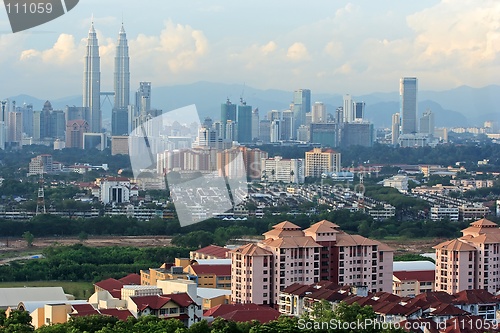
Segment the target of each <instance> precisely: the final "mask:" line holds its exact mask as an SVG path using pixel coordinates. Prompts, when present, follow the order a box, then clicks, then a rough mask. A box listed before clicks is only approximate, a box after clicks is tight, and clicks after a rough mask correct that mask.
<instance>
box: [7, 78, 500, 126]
mask: <svg viewBox="0 0 500 333" xmlns="http://www.w3.org/2000/svg"><path fill="white" fill-rule="evenodd" d="M240 97H243V99H244V100H245V101H246V102H247V104H248V105H252V106H253V107H254V108H259V111H260V114H261V117H263V115H265V114H266V113H267V111H270V110H273V109H276V110H285V109H288V108H289V105H290V103H291V101H292V98H293V92H291V91H283V90H274V89H271V90H261V89H256V88H252V87H248V86H243V85H241V84H223V83H213V82H196V83H192V84H185V85H175V86H164V87H157V88H155V87H154V85H153V91H152V96H151V101H152V103H151V104H152V105H153V106H154V107H156V108H159V109H163V110H167V111H168V110H172V109H176V108H179V107H183V106H186V105H191V104H195V105H196V107H197V109H198V113H199V114H200V119H201V120H203V118H204V117H206V116H209V117H211V118H212V119H214V120H218V119H219V118H220V104H221V103H224V102H225V101H226V98H229V99H230V100H231V102H233V103H239V99H240ZM353 98H354V100H356V101H364V102H365V103H366V118H367V119H368V120H370V121H372V122H373V123H374V124H375V126H376V127H388V126H390V124H391V115H392V114H393V113H396V112H399V93H398V92H390V93H372V94H368V95H362V96H353ZM10 99H11V100H15V101H16V102H17V105H20V104H22V103H31V104H33V106H34V108H35V110H40V109H41V108H42V106H43V103H44V102H45V100H41V99H38V98H35V97H32V96H29V95H18V96H13V97H10ZM418 99H419V101H420V102H419V104H418V107H419V114H422V113H423V112H424V111H425V110H426V109H431V110H432V111H433V112H434V113H435V115H436V118H435V119H436V126H438V127H442V126H446V127H453V126H481V125H482V124H483V122H484V121H487V120H492V121H498V122H500V85H491V86H486V87H483V88H471V87H468V86H461V87H458V88H455V89H451V90H446V91H439V92H437V91H419V95H418ZM315 101H321V102H323V103H325V104H326V106H327V112H329V113H334V112H335V109H336V108H337V107H338V106H340V105H342V95H341V94H314V91H312V96H311V102H313V103H314V102H315ZM50 102H51V103H52V106H53V107H54V108H55V109H63V108H64V106H66V105H71V106H72V105H76V106H79V105H81V104H82V97H81V96H68V97H64V98H60V99H56V100H51V101H50ZM111 102H112V98H111ZM110 117H111V104H110V103H108V102H104V103H103V118H104V119H109V118H110Z"/></svg>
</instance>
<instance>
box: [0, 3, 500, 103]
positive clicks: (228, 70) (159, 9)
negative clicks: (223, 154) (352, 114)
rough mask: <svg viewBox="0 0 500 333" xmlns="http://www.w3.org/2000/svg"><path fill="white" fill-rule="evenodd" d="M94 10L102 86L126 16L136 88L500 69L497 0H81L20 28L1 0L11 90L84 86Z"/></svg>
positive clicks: (66, 91)
mask: <svg viewBox="0 0 500 333" xmlns="http://www.w3.org/2000/svg"><path fill="white" fill-rule="evenodd" d="M124 3H126V5H124ZM92 15H94V22H95V27H96V30H97V31H98V39H99V44H100V54H101V77H102V90H112V77H113V57H114V54H115V46H116V39H117V35H118V31H119V29H120V24H121V21H122V17H123V20H124V22H125V30H126V32H127V37H128V40H129V47H130V57H131V66H130V67H131V85H132V89H135V87H136V86H137V85H138V82H139V81H152V82H153V87H154V86H164V85H176V84H185V83H191V82H196V81H202V80H203V81H213V82H224V83H235V84H243V83H245V84H246V85H249V86H252V87H256V88H263V89H270V88H276V89H283V90H294V89H297V88H310V89H312V90H313V92H318V93H319V92H322V93H340V94H343V93H351V94H354V95H359V94H364V93H370V92H375V91H396V90H398V84H399V78H400V77H402V76H417V77H418V78H419V88H420V89H423V90H446V89H451V88H454V87H457V86H460V85H469V86H473V87H482V86H485V85H489V84H498V83H499V79H498V78H500V1H498V0H419V1H408V0H390V1H389V0H377V1H373V0H356V1H340V0H330V1H325V0H308V1H290V0H288V1H284V0H267V1H262V0H252V1H240V0H211V1H202V0H199V1H194V0H184V1H158V0H155V1H153V0H141V1H134V2H132V1H129V0H105V1H103V0H80V3H79V4H78V5H77V6H76V7H75V8H74V9H73V10H72V11H70V12H69V13H67V14H66V15H64V16H62V17H60V18H58V19H56V20H54V21H52V22H49V23H47V24H44V25H42V26H39V27H36V28H33V29H31V30H28V31H26V32H21V33H15V34H13V33H12V32H11V30H10V26H9V24H8V19H7V15H6V12H5V10H4V9H3V8H0V50H1V52H0V69H1V70H0V77H1V80H0V98H5V97H8V96H13V95H17V94H20V93H25V94H29V95H33V96H35V97H39V98H48V99H53V98H59V97H64V96H69V95H80V94H81V91H82V87H81V85H82V77H83V56H84V52H85V42H86V36H87V33H88V29H89V25H90V17H91V16H92Z"/></svg>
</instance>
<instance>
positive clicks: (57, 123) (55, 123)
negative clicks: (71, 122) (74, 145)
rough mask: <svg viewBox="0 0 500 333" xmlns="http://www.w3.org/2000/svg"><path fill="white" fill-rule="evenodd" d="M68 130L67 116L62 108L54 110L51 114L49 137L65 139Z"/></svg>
mask: <svg viewBox="0 0 500 333" xmlns="http://www.w3.org/2000/svg"><path fill="white" fill-rule="evenodd" d="M65 130H66V116H65V114H64V111H62V110H52V111H51V112H50V115H49V132H48V135H47V136H48V137H49V138H54V139H61V140H64V132H65Z"/></svg>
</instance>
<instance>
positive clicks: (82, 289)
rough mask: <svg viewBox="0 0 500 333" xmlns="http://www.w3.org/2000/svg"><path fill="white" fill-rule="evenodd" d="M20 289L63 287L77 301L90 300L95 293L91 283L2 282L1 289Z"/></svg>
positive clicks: (0, 283)
mask: <svg viewBox="0 0 500 333" xmlns="http://www.w3.org/2000/svg"><path fill="white" fill-rule="evenodd" d="M16 287H17V288H19V287H62V288H63V289H64V292H65V293H66V294H71V295H73V296H75V298H76V299H88V298H89V297H90V296H91V295H92V294H93V293H94V286H93V284H92V283H91V282H73V281H31V282H0V288H16Z"/></svg>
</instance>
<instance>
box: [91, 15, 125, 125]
mask: <svg viewBox="0 0 500 333" xmlns="http://www.w3.org/2000/svg"><path fill="white" fill-rule="evenodd" d="M129 60H130V59H129V55H128V43H127V35H126V33H125V29H124V27H123V22H122V26H121V29H120V32H119V34H118V45H117V46H116V55H115V71H114V80H113V81H114V109H127V107H128V105H129V103H130V70H129ZM100 63H101V60H100V57H99V43H98V41H97V34H96V31H95V29H94V20H93V19H92V23H91V25H90V30H89V35H88V38H87V49H86V53H85V64H84V69H83V106H84V107H87V108H88V113H87V116H86V117H85V119H86V120H87V122H88V123H89V126H90V131H91V132H92V133H101V132H102V111H101V64H100Z"/></svg>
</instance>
